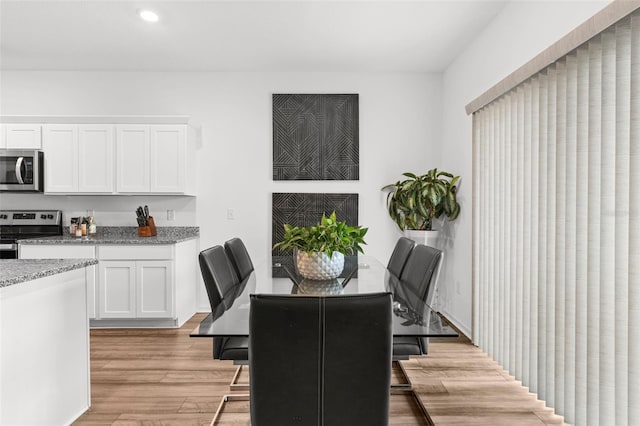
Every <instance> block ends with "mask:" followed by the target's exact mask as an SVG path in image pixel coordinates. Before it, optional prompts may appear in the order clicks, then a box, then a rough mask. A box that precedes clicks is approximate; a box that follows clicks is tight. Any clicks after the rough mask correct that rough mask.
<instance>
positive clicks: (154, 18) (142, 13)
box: [138, 10, 159, 22]
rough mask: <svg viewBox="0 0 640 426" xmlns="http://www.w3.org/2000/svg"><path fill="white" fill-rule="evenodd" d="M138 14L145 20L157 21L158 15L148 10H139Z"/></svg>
mask: <svg viewBox="0 0 640 426" xmlns="http://www.w3.org/2000/svg"><path fill="white" fill-rule="evenodd" d="M138 15H140V17H141V18H142V19H144V20H145V21H147V22H158V19H159V18H158V15H157V14H156V13H154V12H152V11H150V10H139V11H138Z"/></svg>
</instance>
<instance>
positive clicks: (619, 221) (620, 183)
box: [614, 19, 631, 426]
mask: <svg viewBox="0 0 640 426" xmlns="http://www.w3.org/2000/svg"><path fill="white" fill-rule="evenodd" d="M615 40H616V52H615V57H616V65H615V66H616V76H615V81H616V92H615V97H616V105H615V116H616V121H615V123H616V128H615V134H616V140H615V151H616V152H615V181H616V183H615V200H616V202H615V235H614V238H615V288H614V293H615V302H614V303H615V309H614V312H615V314H614V315H615V323H614V324H615V333H614V336H615V360H614V361H615V365H614V368H615V385H614V386H615V391H614V396H615V413H616V414H615V423H616V425H618V426H627V425H628V424H629V419H628V418H627V415H628V409H629V407H628V398H629V395H628V375H629V368H628V353H629V347H628V343H627V340H628V327H627V324H628V321H629V318H628V316H629V307H628V300H629V299H628V298H629V291H628V287H629V277H628V265H629V191H630V190H631V187H630V185H629V171H630V170H629V138H630V120H629V118H630V116H631V97H630V93H631V89H630V85H631V20H630V19H624V20H622V21H621V22H620V23H618V24H617V25H616V32H615Z"/></svg>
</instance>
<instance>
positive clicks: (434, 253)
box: [400, 244, 442, 303]
mask: <svg viewBox="0 0 640 426" xmlns="http://www.w3.org/2000/svg"><path fill="white" fill-rule="evenodd" d="M441 259H442V251H441V250H438V249H437V248H434V247H429V246H425V245H423V244H417V245H416V246H415V247H414V248H413V250H412V251H411V254H410V255H409V259H407V264H406V265H405V267H404V269H403V271H402V274H401V275H400V281H401V282H403V283H404V284H406V285H408V286H409V287H410V288H411V289H412V290H413V291H414V292H415V294H416V295H417V296H418V297H419V298H420V299H422V300H423V301H424V302H427V303H431V300H428V299H430V296H431V295H433V291H432V290H433V289H434V288H435V286H431V283H432V282H433V281H435V280H433V278H434V277H437V275H438V273H437V272H439V270H440V267H439V266H440V264H441V262H440V261H441Z"/></svg>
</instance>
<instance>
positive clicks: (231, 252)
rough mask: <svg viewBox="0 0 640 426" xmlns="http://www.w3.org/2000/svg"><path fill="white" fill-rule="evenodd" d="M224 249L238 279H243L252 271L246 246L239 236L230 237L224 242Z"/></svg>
mask: <svg viewBox="0 0 640 426" xmlns="http://www.w3.org/2000/svg"><path fill="white" fill-rule="evenodd" d="M224 250H225V251H226V252H227V257H229V260H231V264H232V265H233V268H234V269H235V271H236V274H238V278H239V279H240V281H242V280H244V279H245V278H247V276H249V274H250V273H251V272H252V271H253V262H252V261H251V257H249V252H248V251H247V247H246V246H245V245H244V243H243V242H242V240H241V239H240V238H232V239H230V240H229V241H226V242H225V243H224Z"/></svg>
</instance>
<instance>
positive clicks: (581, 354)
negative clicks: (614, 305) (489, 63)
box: [574, 48, 589, 425]
mask: <svg viewBox="0 0 640 426" xmlns="http://www.w3.org/2000/svg"><path fill="white" fill-rule="evenodd" d="M577 68H578V69H577V100H576V104H577V125H576V127H577V141H576V143H577V147H576V156H577V157H576V278H575V281H576V284H575V287H576V343H575V357H576V373H575V407H576V408H575V416H574V422H575V424H580V425H584V424H587V353H588V348H587V300H588V299H587V292H588V289H587V264H588V258H587V253H588V251H587V247H588V241H589V240H588V227H589V224H588V211H589V210H588V209H589V202H588V200H589V193H588V181H589V168H588V163H589V135H588V124H589V121H588V120H589V50H588V49H587V48H580V49H578V52H577Z"/></svg>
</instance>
